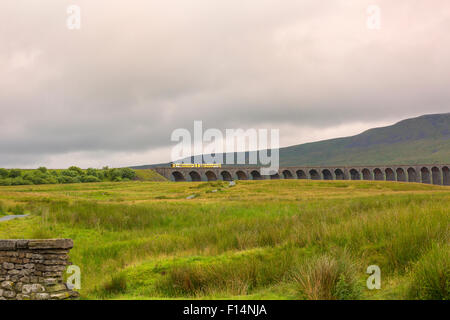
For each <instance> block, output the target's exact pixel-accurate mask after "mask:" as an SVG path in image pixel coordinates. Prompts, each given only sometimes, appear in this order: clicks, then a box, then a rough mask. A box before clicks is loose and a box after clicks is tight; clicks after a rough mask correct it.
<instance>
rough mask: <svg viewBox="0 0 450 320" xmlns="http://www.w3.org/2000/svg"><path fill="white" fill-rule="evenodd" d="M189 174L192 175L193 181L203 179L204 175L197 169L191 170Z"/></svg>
mask: <svg viewBox="0 0 450 320" xmlns="http://www.w3.org/2000/svg"><path fill="white" fill-rule="evenodd" d="M189 176H190V177H191V181H196V182H198V181H202V177H201V176H200V173H198V172H197V171H191V172H189Z"/></svg>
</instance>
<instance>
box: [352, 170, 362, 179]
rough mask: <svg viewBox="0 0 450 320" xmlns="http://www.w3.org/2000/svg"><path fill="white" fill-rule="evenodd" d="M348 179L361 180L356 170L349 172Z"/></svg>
mask: <svg viewBox="0 0 450 320" xmlns="http://www.w3.org/2000/svg"><path fill="white" fill-rule="evenodd" d="M350 177H351V179H352V180H361V175H360V174H359V172H358V170H356V169H351V170H350Z"/></svg>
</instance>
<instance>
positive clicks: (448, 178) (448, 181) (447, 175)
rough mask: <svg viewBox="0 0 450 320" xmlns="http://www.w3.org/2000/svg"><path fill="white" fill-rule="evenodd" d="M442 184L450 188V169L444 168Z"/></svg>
mask: <svg viewBox="0 0 450 320" xmlns="http://www.w3.org/2000/svg"><path fill="white" fill-rule="evenodd" d="M442 183H443V185H444V186H450V169H449V168H448V167H443V168H442Z"/></svg>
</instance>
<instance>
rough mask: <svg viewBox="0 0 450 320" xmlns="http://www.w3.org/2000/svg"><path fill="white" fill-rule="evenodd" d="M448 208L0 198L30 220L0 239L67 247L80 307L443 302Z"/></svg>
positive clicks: (156, 197) (276, 186)
mask: <svg viewBox="0 0 450 320" xmlns="http://www.w3.org/2000/svg"><path fill="white" fill-rule="evenodd" d="M212 190H218V191H217V192H212ZM192 194H196V195H197V196H196V197H195V198H194V199H190V200H188V199H186V197H188V196H189V195H192ZM449 204H450V189H449V188H447V187H439V186H430V185H423V184H412V183H395V182H364V181H346V182H342V181H340V182H334V181H331V182H330V181H302V180H278V181H239V182H238V183H237V185H236V186H234V187H232V188H230V187H228V186H227V184H226V183H221V182H214V183H206V182H200V183H171V182H164V181H162V182H142V181H135V182H126V183H125V182H124V183H92V184H91V183H87V184H72V185H42V186H15V187H1V188H0V205H3V206H4V207H8V208H15V206H19V207H21V208H23V210H25V211H26V212H30V213H31V215H30V217H28V218H25V219H20V220H13V221H8V222H4V223H0V238H51V237H68V238H73V239H74V241H75V247H74V248H73V249H72V251H71V260H72V262H73V263H74V264H76V265H78V266H80V267H81V270H82V290H81V294H82V297H83V298H85V299H179V298H187V297H188V298H196V299H204V298H212V299H222V298H230V299H247V298H251V299H448V278H449V274H448V272H449V271H448V270H449V262H448V246H449V236H450V233H449V223H448V221H449V218H450V215H449V210H448V208H449ZM445 254H446V255H445ZM372 264H376V265H378V266H380V268H381V271H382V289H381V290H374V291H370V290H368V289H367V288H366V286H365V281H366V279H367V277H368V275H367V274H365V270H366V268H367V266H369V265H372Z"/></svg>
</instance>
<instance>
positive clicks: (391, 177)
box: [384, 168, 395, 181]
mask: <svg viewBox="0 0 450 320" xmlns="http://www.w3.org/2000/svg"><path fill="white" fill-rule="evenodd" d="M384 172H385V173H386V181H395V174H394V170H392V169H391V168H387V169H386V170H385V171H384Z"/></svg>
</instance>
